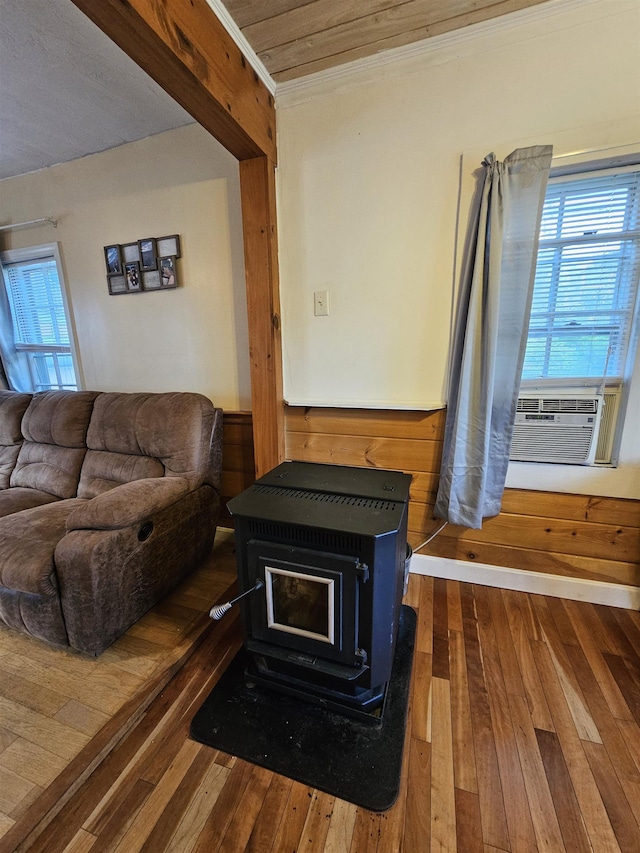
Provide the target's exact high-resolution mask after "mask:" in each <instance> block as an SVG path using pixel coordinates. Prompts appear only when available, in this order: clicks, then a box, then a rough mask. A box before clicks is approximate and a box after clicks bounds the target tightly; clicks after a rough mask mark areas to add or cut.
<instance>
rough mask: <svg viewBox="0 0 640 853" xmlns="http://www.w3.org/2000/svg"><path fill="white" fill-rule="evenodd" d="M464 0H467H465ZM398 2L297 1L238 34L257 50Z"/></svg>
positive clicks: (400, 1)
mask: <svg viewBox="0 0 640 853" xmlns="http://www.w3.org/2000/svg"><path fill="white" fill-rule="evenodd" d="M465 2H466V3H467V4H468V3H469V0H465ZM400 5H405V0H367V2H366V3H364V4H363V3H362V0H313V2H309V3H305V5H304V6H300V5H297V6H296V7H295V8H291V9H288V10H287V11H284V12H282V13H281V14H278V15H276V14H273V15H271V16H270V17H268V18H265V19H264V20H260V21H256V23H253V24H249V25H248V26H243V28H242V34H243V35H244V36H245V37H246V39H247V41H248V42H249V43H250V45H251V47H252V48H253V49H254V50H255V51H256V53H259V52H260V51H262V50H267V49H269V48H271V47H274V46H276V45H281V44H286V43H287V42H290V41H295V40H296V39H305V38H307V37H308V36H309V35H313V34H316V33H322V32H324V31H325V30H330V29H332V28H333V27H337V26H340V25H341V24H347V23H349V22H351V21H362V20H363V19H372V18H374V16H377V15H378V14H379V13H380V12H385V11H386V10H390V9H392V8H393V7H394V6H400ZM374 20H375V19H374Z"/></svg>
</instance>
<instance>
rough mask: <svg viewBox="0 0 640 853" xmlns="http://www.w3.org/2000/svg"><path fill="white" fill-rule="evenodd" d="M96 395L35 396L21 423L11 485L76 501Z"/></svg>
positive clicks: (58, 393)
mask: <svg viewBox="0 0 640 853" xmlns="http://www.w3.org/2000/svg"><path fill="white" fill-rule="evenodd" d="M96 396H98V395H97V392H95V391H45V392H43V393H41V394H35V395H34V397H33V399H32V400H31V402H30V403H29V406H28V408H27V410H26V412H25V414H24V417H23V419H22V434H23V436H24V443H23V445H22V447H21V448H20V453H19V454H18V461H17V462H16V467H15V469H14V471H13V473H12V474H11V479H10V485H11V486H22V487H25V488H31V489H39V490H40V491H43V492H49V493H50V494H52V495H55V496H56V497H58V498H71V497H75V495H76V493H77V488H78V482H79V479H80V469H81V467H82V463H83V461H84V457H85V453H86V435H87V428H88V426H89V419H90V418H91V412H92V410H93V401H94V400H95V398H96Z"/></svg>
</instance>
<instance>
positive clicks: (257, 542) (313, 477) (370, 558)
mask: <svg viewBox="0 0 640 853" xmlns="http://www.w3.org/2000/svg"><path fill="white" fill-rule="evenodd" d="M410 482H411V478H410V476H409V475H407V474H403V473H400V472H394V471H384V470H379V469H374V468H348V467H343V466H338V465H320V464H314V463H306V462H284V463H283V464H282V465H279V466H278V467H277V468H275V469H274V470H273V471H271V472H270V473H268V474H267V475H265V476H264V477H261V478H260V479H259V480H257V481H256V483H254V485H253V486H251V487H250V488H249V489H247V490H246V491H244V492H242V494H240V495H238V496H237V497H235V498H233V499H232V500H231V501H230V502H229V504H228V506H229V510H230V512H231V513H232V515H233V516H234V518H235V528H236V555H237V565H238V580H239V585H240V592H241V593H245V592H248V591H249V590H251V589H252V588H254V587H255V590H254V592H252V593H251V594H249V595H247V596H245V598H243V599H242V603H241V606H242V616H243V624H244V645H245V648H246V649H247V651H248V652H249V655H250V660H251V666H250V668H249V671H248V673H247V679H248V680H250V681H256V682H259V683H260V684H262V685H267V686H269V687H273V688H275V689H278V690H282V691H284V692H287V693H290V694H293V695H299V696H301V697H303V698H305V699H307V700H309V699H310V700H312V701H316V702H320V703H323V704H327V705H329V706H330V707H335V708H338V709H339V710H343V711H344V712H345V713H350V714H353V715H356V716H358V715H360V714H362V715H364V716H371V715H374V716H376V715H377V716H378V717H379V716H380V708H381V706H382V703H383V700H384V695H385V689H386V686H387V683H388V681H389V678H390V676H391V668H392V662H393V655H394V650H395V642H396V635H397V629H398V620H399V615H400V607H401V600H402V592H403V584H404V573H405V561H406V553H407V510H408V500H409V484H410Z"/></svg>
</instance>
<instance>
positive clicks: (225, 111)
mask: <svg viewBox="0 0 640 853" xmlns="http://www.w3.org/2000/svg"><path fill="white" fill-rule="evenodd" d="M73 2H74V3H75V5H76V6H77V7H78V8H79V9H80V10H81V11H82V12H84V13H85V15H87V17H89V18H90V19H91V20H92V21H93V22H94V23H95V24H97V26H98V27H100V29H101V30H102V31H103V32H104V33H106V35H107V36H109V38H110V39H112V40H113V41H114V42H115V43H116V44H117V45H118V46H119V47H120V48H122V50H124V52H125V53H126V54H128V55H129V56H130V57H131V58H132V59H133V60H134V62H136V63H137V64H138V65H139V66H140V67H141V68H143V69H144V70H145V71H146V72H147V74H149V76H150V77H152V78H153V79H154V80H155V81H156V82H157V83H158V84H159V85H160V86H162V88H163V89H164V90H165V91H166V92H167V93H168V94H169V95H171V97H172V98H174V100H176V101H177V102H178V103H179V104H180V105H181V106H182V107H184V109H185V110H187V112H188V113H190V114H191V115H192V116H193V117H194V118H195V119H196V121H197V122H199V123H200V124H201V125H202V126H203V127H204V128H206V130H208V131H209V133H211V134H212V135H213V136H215V137H216V139H217V140H218V141H219V142H220V143H221V144H222V145H224V147H225V148H226V149H227V150H228V151H230V152H231V153H232V154H233V155H235V157H237V158H238V159H239V160H244V159H247V158H249V157H257V156H259V155H261V154H266V155H267V156H268V157H269V158H270V159H271V161H272V162H276V127H275V109H274V103H273V97H272V95H271V93H270V92H269V90H268V89H267V88H266V86H265V85H264V84H263V83H262V81H261V80H260V78H259V77H258V75H257V74H256V72H255V71H254V70H253V69H252V68H251V66H250V64H249V63H248V62H247V60H246V59H245V58H244V56H243V55H242V53H241V51H240V49H239V48H238V47H237V46H236V44H235V42H234V41H233V39H232V38H231V36H230V35H229V34H228V33H227V31H226V29H225V28H224V26H223V25H222V24H221V23H220V21H219V20H218V18H217V17H216V15H215V14H214V12H213V10H212V9H211V7H210V6H209V5H208V3H207V2H206V0H190V2H189V3H184V2H181V0H128V2H126V3H123V2H121V0H103V2H101V3H95V2H93V0H73ZM123 97H126V94H125V93H123Z"/></svg>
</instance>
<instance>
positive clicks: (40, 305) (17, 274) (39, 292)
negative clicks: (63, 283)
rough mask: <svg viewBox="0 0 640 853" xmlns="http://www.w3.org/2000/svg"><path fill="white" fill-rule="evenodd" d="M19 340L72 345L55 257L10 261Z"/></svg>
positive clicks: (9, 278)
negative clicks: (70, 343) (17, 261)
mask: <svg viewBox="0 0 640 853" xmlns="http://www.w3.org/2000/svg"><path fill="white" fill-rule="evenodd" d="M5 274H6V278H7V283H8V287H9V299H10V301H11V313H12V315H13V328H14V334H15V339H16V343H21V344H54V345H56V344H57V345H62V346H67V347H68V346H69V330H68V328H67V318H66V315H65V310H64V303H63V301H62V291H61V289H60V281H59V279H58V270H57V267H56V262H55V259H54V258H53V257H51V258H43V259H38V260H35V261H22V262H20V263H12V264H8V265H7V266H6V267H5Z"/></svg>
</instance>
